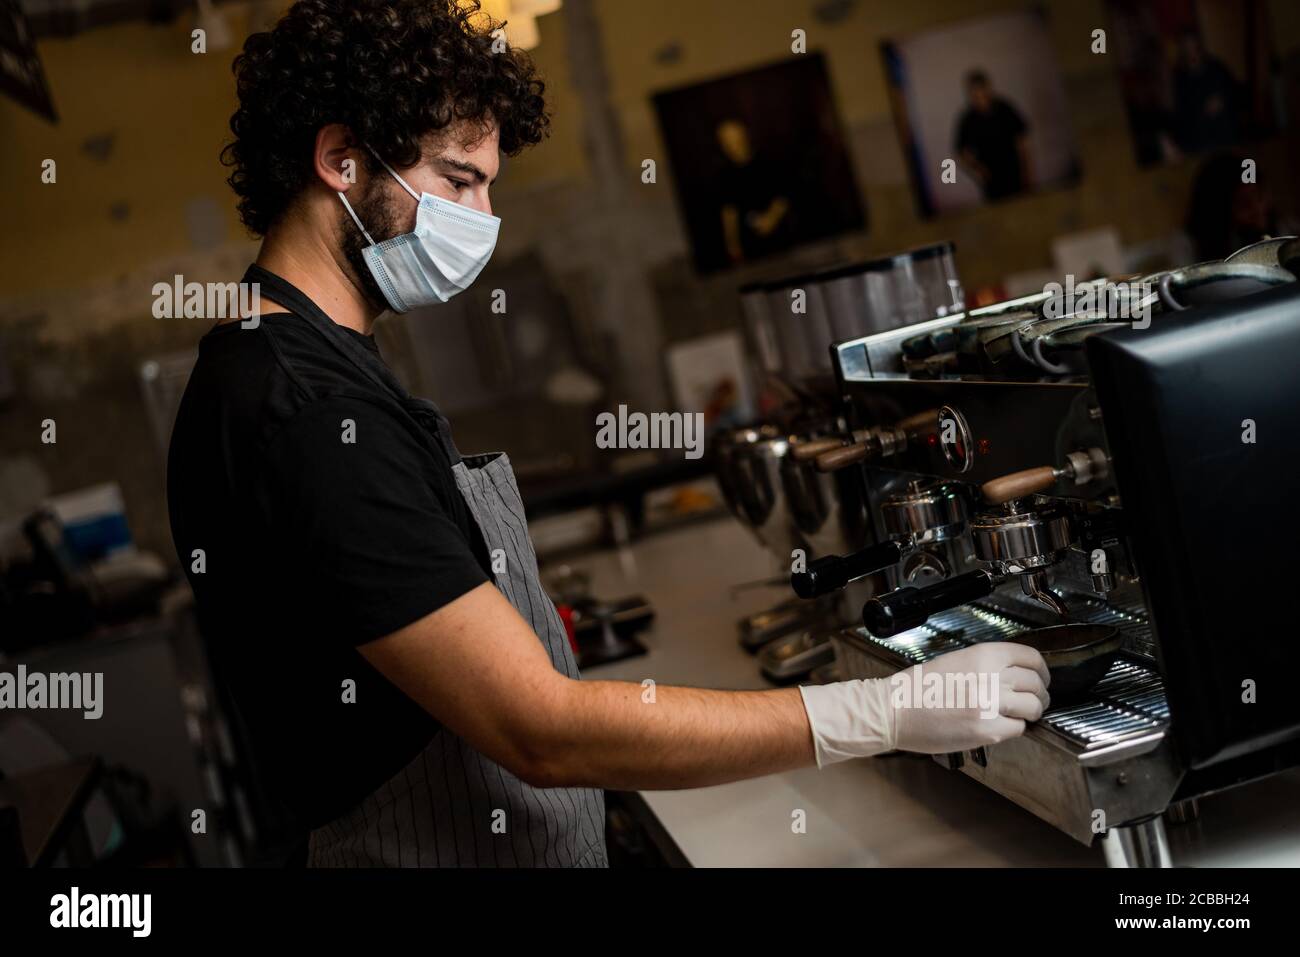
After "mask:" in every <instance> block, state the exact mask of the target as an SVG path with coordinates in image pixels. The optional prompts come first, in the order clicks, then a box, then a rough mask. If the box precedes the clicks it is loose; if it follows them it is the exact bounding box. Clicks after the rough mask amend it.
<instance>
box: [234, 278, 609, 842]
mask: <svg viewBox="0 0 1300 957" xmlns="http://www.w3.org/2000/svg"><path fill="white" fill-rule="evenodd" d="M244 282H245V283H253V282H256V283H258V284H259V285H260V287H261V288H262V289H263V290H266V291H267V292H268V293H269V294H270V296H271V298H272V299H273V300H274V301H275V302H277V303H279V304H280V305H281V306H283V307H285V308H287V309H291V310H293V312H295V313H296V314H298V315H299V316H302V317H303V318H305V319H307V320H308V321H310V322H311V323H312V326H313V327H314V328H315V329H317V330H318V331H319V332H320V333H321V335H323V336H324V337H325V339H326V340H327V341H328V342H329V343H330V344H331V345H332V346H333V347H334V348H336V349H337V350H338V351H339V352H340V354H342V355H343V356H345V357H346V358H347V359H348V360H349V361H351V362H352V363H353V364H354V365H355V366H356V368H357V370H358V371H359V372H360V373H362V374H363V375H365V376H367V377H368V378H370V379H372V380H373V381H374V382H376V383H377V384H378V385H380V386H382V387H383V388H385V389H387V390H389V391H390V392H391V393H392V394H393V395H394V396H395V397H396V398H397V399H398V400H399V401H400V402H401V404H402V406H403V407H404V408H405V409H406V410H407V412H408V413H409V414H411V416H412V417H413V419H415V421H417V422H418V423H420V424H421V425H422V426H423V427H424V428H425V429H426V430H427V431H429V432H430V434H431V437H432V438H433V440H434V441H437V442H439V443H440V444H442V446H443V448H444V449H445V450H446V452H447V455H448V456H449V458H450V460H451V461H452V462H454V463H455V464H454V465H453V466H452V473H453V474H454V475H455V477H456V486H457V487H458V488H459V489H460V494H461V496H462V497H463V498H464V499H465V504H466V505H467V506H468V508H469V510H470V513H471V514H472V515H473V516H474V521H475V522H477V523H478V527H479V530H480V531H481V532H482V534H483V540H484V542H486V544H487V548H488V553H489V554H490V555H491V556H492V557H493V559H494V561H493V567H496V566H497V565H500V564H502V562H501V561H500V560H499V559H501V558H504V566H505V571H504V572H501V573H494V575H495V578H496V586H497V587H498V588H499V589H501V592H502V593H503V594H504V595H505V596H506V599H507V600H508V601H509V602H510V604H512V605H513V606H514V607H515V609H516V610H517V611H518V612H519V614H521V615H523V617H524V620H525V621H527V622H528V623H529V624H530V625H532V628H533V631H534V632H536V633H537V636H538V639H539V640H540V641H541V642H542V644H543V645H544V646H545V648H546V651H547V653H548V654H549V655H550V657H551V664H553V665H554V666H555V669H556V670H557V671H559V672H560V673H561V674H563V675H566V676H568V677H570V678H577V677H578V664H577V662H576V661H575V660H574V657H573V649H572V648H571V647H570V646H569V639H568V635H567V634H566V632H565V630H564V623H563V622H562V621H561V620H560V615H559V612H557V611H556V610H555V605H554V604H552V602H551V599H550V598H549V597H548V596H547V594H546V592H545V590H544V589H543V588H542V583H541V575H540V574H539V572H538V570H537V556H536V555H535V554H534V553H533V545H532V541H531V540H530V539H529V537H528V524H527V522H525V521H524V503H523V500H522V499H521V498H520V496H519V487H518V485H516V484H515V473H514V471H513V470H512V469H511V468H510V459H509V458H507V457H506V455H505V454H504V453H497V454H494V455H476V456H471V457H469V458H463V457H462V456H461V455H460V453H459V452H458V451H457V450H456V446H455V443H454V442H452V441H451V434H450V431H451V430H450V426H449V425H448V424H447V421H446V419H445V418H444V417H443V415H442V413H441V412H439V411H438V407H437V406H436V405H434V404H433V403H432V402H430V401H429V400H427V399H420V398H416V397H414V396H412V395H410V394H409V393H407V392H406V390H405V389H403V388H402V386H401V384H400V383H399V382H398V381H397V380H396V378H395V377H394V376H393V374H392V372H391V371H390V370H389V369H388V367H387V366H385V365H384V364H383V362H381V361H380V360H379V359H378V357H376V356H375V355H372V354H371V353H369V352H368V351H366V350H365V349H363V348H362V347H361V346H360V345H358V344H357V343H355V342H353V341H352V340H351V339H350V338H349V337H348V335H347V334H346V333H345V332H343V330H342V329H340V328H339V327H338V326H336V325H335V324H334V322H333V321H332V320H331V319H330V318H329V316H327V315H326V314H325V313H324V312H323V311H322V310H321V309H320V307H318V306H317V305H316V304H315V303H314V302H312V301H311V299H310V298H309V297H308V296H307V295H306V294H304V293H303V292H302V290H300V289H298V288H297V287H296V286H294V285H293V284H292V283H290V282H288V281H287V280H285V279H284V278H282V277H280V276H277V275H276V274H275V273H272V272H270V271H268V270H266V269H263V268H262V267H260V266H257V265H252V266H250V267H249V268H248V271H247V272H246V273H245V274H244ZM430 423H432V425H430ZM307 861H308V865H309V866H311V867H605V866H606V865H607V864H608V861H607V858H606V856H605V796H604V794H603V792H601V791H599V790H595V789H593V788H534V787H530V786H529V785H527V784H525V783H524V782H523V781H521V780H519V779H518V778H517V777H515V776H514V775H513V774H511V773H510V772H509V771H507V770H506V769H505V768H503V767H501V766H500V765H499V764H496V763H494V762H492V761H490V760H488V759H487V758H486V757H484V756H483V755H481V754H479V753H478V752H477V751H475V750H474V749H473V748H471V747H470V746H469V745H468V744H466V743H465V742H464V741H462V740H461V739H460V738H458V737H457V736H456V735H455V734H453V733H452V732H450V731H448V730H447V729H446V728H441V729H439V731H438V732H437V734H435V735H434V736H433V739H432V740H431V741H430V742H429V743H428V744H427V745H426V746H425V748H424V751H423V752H421V753H420V754H419V755H418V756H417V757H416V758H415V760H413V761H412V762H411V763H410V764H408V765H407V766H406V767H404V768H403V769H402V770H401V771H399V772H398V773H397V774H396V775H394V776H393V777H392V778H391V779H390V780H389V781H387V782H386V783H385V784H383V785H382V786H381V787H380V788H379V789H378V790H377V791H375V792H374V793H373V794H371V795H370V796H369V797H368V798H366V799H364V800H363V801H362V802H361V803H360V804H358V805H357V806H356V807H355V808H353V809H352V810H351V811H349V812H348V813H346V814H344V815H343V816H342V817H340V818H338V819H336V820H334V821H331V822H330V823H329V824H326V825H325V826H324V827H320V828H317V829H316V830H314V831H312V833H311V838H310V841H309V844H308V857H307Z"/></svg>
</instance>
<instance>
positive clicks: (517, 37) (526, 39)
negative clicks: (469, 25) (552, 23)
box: [479, 0, 562, 50]
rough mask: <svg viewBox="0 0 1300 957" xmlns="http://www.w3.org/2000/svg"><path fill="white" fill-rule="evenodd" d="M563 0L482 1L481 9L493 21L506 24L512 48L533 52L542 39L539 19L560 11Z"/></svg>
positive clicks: (480, 3)
mask: <svg viewBox="0 0 1300 957" xmlns="http://www.w3.org/2000/svg"><path fill="white" fill-rule="evenodd" d="M561 4H562V0H480V2H479V7H480V9H481V10H482V11H483V12H484V13H486V14H487V15H488V16H490V17H491V18H492V19H493V20H504V21H505V22H506V40H507V42H509V44H510V45H511V46H512V47H519V48H520V49H521V50H531V49H533V48H534V47H535V46H537V44H538V42H539V41H540V39H541V37H540V35H539V34H538V30H537V18H538V17H540V16H543V15H545V14H547V13H554V12H555V11H556V10H558V9H560V6H561Z"/></svg>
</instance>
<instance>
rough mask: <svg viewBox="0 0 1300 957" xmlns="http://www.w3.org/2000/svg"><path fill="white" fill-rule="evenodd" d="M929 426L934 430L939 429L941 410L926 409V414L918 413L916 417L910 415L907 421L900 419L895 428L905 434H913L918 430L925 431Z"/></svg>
mask: <svg viewBox="0 0 1300 957" xmlns="http://www.w3.org/2000/svg"><path fill="white" fill-rule="evenodd" d="M926 426H929V427H930V428H931V429H932V430H935V429H938V428H939V410H938V409H926V410H925V411H924V412H918V413H916V415H909V416H908V417H907V418H905V419H899V421H898V422H897V423H896V424H895V425H894V428H896V429H898V430H899V431H901V432H904V433H912V432H915V431H916V430H917V429H924V428H925V427H926Z"/></svg>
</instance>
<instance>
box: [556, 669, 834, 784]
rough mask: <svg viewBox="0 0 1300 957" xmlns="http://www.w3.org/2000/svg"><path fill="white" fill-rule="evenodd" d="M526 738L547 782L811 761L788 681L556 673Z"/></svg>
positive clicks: (723, 773) (720, 779)
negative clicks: (765, 686) (641, 680)
mask: <svg viewBox="0 0 1300 957" xmlns="http://www.w3.org/2000/svg"><path fill="white" fill-rule="evenodd" d="M560 694H561V695H562V696H563V698H564V701H563V702H561V703H559V707H557V708H556V712H555V713H556V715H557V716H556V718H555V719H554V720H551V721H547V722H545V723H544V726H543V727H542V728H540V729H539V731H540V734H539V738H538V740H537V741H536V742H535V743H534V747H533V748H532V753H533V755H534V758H533V761H532V762H530V763H531V764H533V767H532V768H531V769H530V777H532V778H534V779H536V780H534V781H533V783H535V784H539V785H542V786H549V787H560V786H592V787H606V788H617V789H625V790H666V789H671V788H690V787H704V786H707V785H711V784H723V783H726V782H728V781H736V780H740V779H742V778H752V777H758V776H760V775H763V774H773V773H775V772H778V771H787V770H790V769H792V768H799V767H805V766H808V765H811V764H813V763H814V760H815V759H814V754H813V743H812V731H811V729H810V728H809V725H808V716H807V712H806V711H805V710H804V706H803V700H802V698H801V697H800V695H799V691H798V689H795V688H790V689H783V690H778V691H709V690H703V689H697V688H681V687H664V686H660V685H640V684H633V683H631V682H623V681H565V682H564V685H563V690H562V691H561V692H560Z"/></svg>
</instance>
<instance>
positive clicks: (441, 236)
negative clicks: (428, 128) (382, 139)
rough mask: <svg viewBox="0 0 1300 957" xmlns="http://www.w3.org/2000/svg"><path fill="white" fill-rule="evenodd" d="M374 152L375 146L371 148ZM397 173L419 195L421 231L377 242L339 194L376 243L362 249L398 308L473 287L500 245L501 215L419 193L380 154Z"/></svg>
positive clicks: (417, 222) (386, 294)
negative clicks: (498, 233)
mask: <svg viewBox="0 0 1300 957" xmlns="http://www.w3.org/2000/svg"><path fill="white" fill-rule="evenodd" d="M371 152H372V153H373V152H374V150H371ZM375 159H377V160H379V162H380V163H383V165H384V169H386V170H388V172H389V175H391V176H392V177H393V179H395V180H397V181H398V182H399V183H401V184H402V188H403V189H404V190H406V191H407V192H408V193H410V194H411V196H412V197H414V198H415V201H416V202H417V203H419V204H420V205H419V208H418V209H417V210H416V213H415V231H414V232H410V233H403V234H402V235H400V236H394V237H393V238H392V239H386V240H384V241H383V242H382V243H376V242H375V241H374V240H373V239H371V238H370V234H369V233H368V232H366V227H365V226H363V225H362V224H361V220H360V219H358V218H357V214H356V213H355V212H354V211H353V209H352V204H351V203H349V202H348V198H347V197H346V196H344V195H343V194H342V193H339V199H341V200H343V205H344V207H345V208H346V209H347V211H348V213H349V214H350V215H351V216H352V221H353V222H354V223H356V224H357V228H358V229H360V230H361V234H362V235H363V236H365V237H366V241H367V242H369V243H370V245H369V246H367V247H366V248H365V249H363V250H362V255H363V256H364V257H365V260H366V265H367V266H369V267H370V273H371V275H372V276H374V277H375V282H377V283H379V288H380V289H381V290H382V291H383V293H384V298H385V299H386V300H388V305H389V306H390V307H391V308H392V310H393V311H394V312H407V311H409V310H411V309H415V308H418V307H419V306H428V305H432V304H433V303H436V302H446V301H447V300H448V299H450V298H451V297H452V296H454V295H456V294H457V293H458V292H463V291H464V290H466V289H468V288H469V285H470V283H472V282H473V281H474V280H475V279H476V278H478V274H479V273H480V272H482V271H483V267H484V266H486V265H487V263H488V260H489V259H491V258H492V251H493V250H494V249H495V248H496V245H497V232H498V230H499V229H500V228H501V220H500V218H499V217H496V216H491V215H489V214H487V213H480V212H479V211H478V210H476V209H470V208H469V207H468V206H461V205H460V204H459V203H452V202H449V201H447V200H445V199H441V198H439V197H437V196H434V195H432V194H431V193H417V192H416V191H415V190H413V189H411V187H410V186H409V185H407V182H406V180H404V179H402V177H400V176H398V175H397V171H396V170H394V169H393V168H392V167H391V166H389V165H388V164H387V163H385V162H384V159H383V157H381V156H380V155H379V154H377V153H376V154H375Z"/></svg>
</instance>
